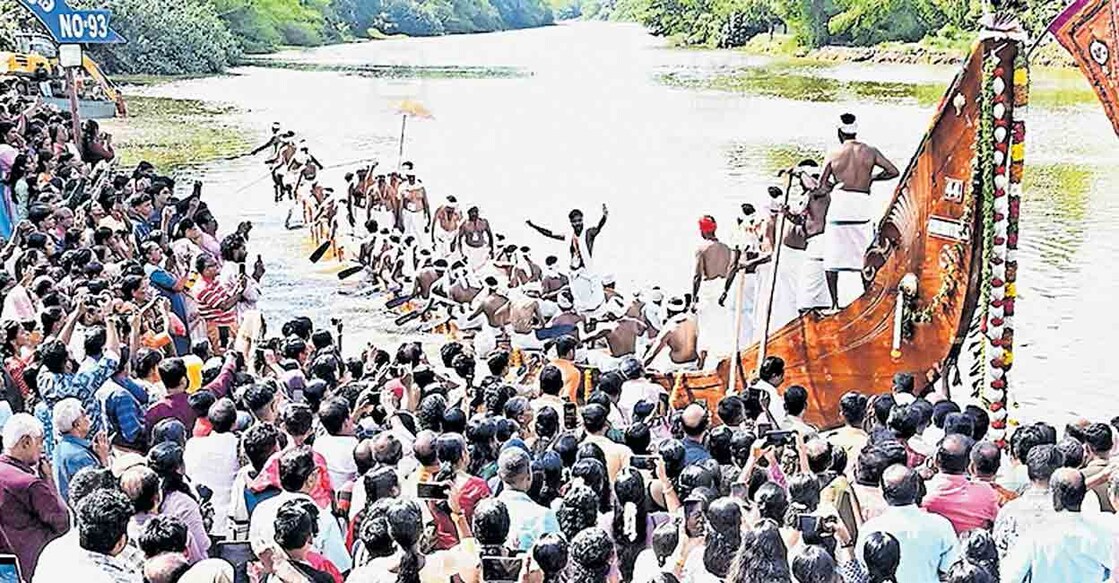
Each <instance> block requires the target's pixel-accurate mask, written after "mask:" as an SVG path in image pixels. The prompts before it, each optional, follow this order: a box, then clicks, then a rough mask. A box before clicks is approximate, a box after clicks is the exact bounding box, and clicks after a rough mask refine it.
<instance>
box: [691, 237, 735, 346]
mask: <svg viewBox="0 0 1119 583" xmlns="http://www.w3.org/2000/svg"><path fill="white" fill-rule="evenodd" d="M717 228H718V224H717V223H716V222H715V218H714V217H712V216H711V215H704V217H703V218H701V219H700V220H699V234H700V236H701V237H703V243H701V244H700V246H699V249H698V250H697V251H696V257H695V274H694V275H693V277H692V297H693V298H695V305H696V325H697V326H698V327H699V344H698V346H697V350H698V352H699V368H703V365H704V363H705V362H706V361H707V356H708V355H709V354H710V355H716V356H723V355H725V354H729V353H730V352H731V351H732V350H733V349H734V320H735V319H734V317H733V315H732V314H730V313H728V311H727V310H726V309H725V308H724V307H723V306H722V305H720V302H719V299H720V297H721V296H722V295H723V290H724V289H725V288H726V280H727V278H728V276H729V275H730V269H731V258H732V252H731V249H730V247H727V245H726V243H723V242H722V241H720V240H719V239H718V237H717V236H716V234H715V231H716V229H717Z"/></svg>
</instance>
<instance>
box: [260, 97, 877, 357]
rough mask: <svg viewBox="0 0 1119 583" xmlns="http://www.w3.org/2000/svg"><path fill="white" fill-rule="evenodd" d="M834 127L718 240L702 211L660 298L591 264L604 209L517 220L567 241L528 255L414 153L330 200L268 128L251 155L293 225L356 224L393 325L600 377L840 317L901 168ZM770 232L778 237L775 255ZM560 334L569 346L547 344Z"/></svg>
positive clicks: (367, 170) (293, 147)
mask: <svg viewBox="0 0 1119 583" xmlns="http://www.w3.org/2000/svg"><path fill="white" fill-rule="evenodd" d="M837 134H838V137H839V142H840V146H839V148H838V149H837V150H836V151H834V152H832V153H831V154H829V155H828V157H827V159H826V160H825V161H824V163H823V164H820V163H818V162H816V161H814V160H804V161H802V162H800V163H799V164H798V165H797V166H796V167H795V168H792V169H789V170H788V171H786V173H787V174H788V175H789V181H788V187H787V188H786V189H782V188H779V187H770V189H769V195H770V197H769V198H770V200H769V201H768V204H767V206H768V208H767V209H766V210H764V211H762V212H758V211H757V209H755V207H754V205H752V204H743V205H742V206H741V215H740V216H738V217H737V218H736V221H735V224H734V226H733V227H732V233H731V236H730V237H729V239H728V241H727V242H724V241H722V240H720V239H719V237H718V235H717V233H718V224H717V222H716V220H715V219H714V218H713V217H712V216H709V215H708V216H704V217H702V218H701V219H700V220H699V232H700V236H701V239H702V240H701V243H700V246H699V248H698V250H697V252H696V261H695V268H694V269H695V270H694V277H693V285H692V289H691V293H690V294H680V295H676V296H673V297H669V298H667V300H666V297H665V294H664V293H663V291H662V290H661V289H660V288H659V287H652V288H648V289H644V290H638V291H635V292H633V293H631V294H628V295H627V294H623V293H621V292H620V291H619V290H618V289H617V288H616V285H615V280H614V277H613V276H611V275H608V274H606V273H604V272H602V271H599V270H596V269H595V264H594V263H595V262H594V258H595V256H596V252H595V251H596V242H597V240H598V237H599V235H600V234H601V233H602V231H603V228H604V227H605V226H606V222H607V217H608V216H609V211H608V209H607V208H606V205H603V206H602V211H601V216H600V218H599V220H598V221H597V222H596V223H594V224H591V225H588V224H587V223H586V221H585V214H584V212H583V211H582V210H579V209H575V210H572V211H571V212H570V213H569V214H568V227H567V228H566V229H564V230H563V231H560V232H554V231H552V230H549V229H547V228H545V227H542V226H540V225H537V224H535V223H533V222H532V221H527V225H528V226H529V227H530V228H531V229H533V230H534V231H535V232H537V233H539V234H540V235H541V236H543V237H545V238H547V239H551V240H555V241H560V242H563V243H564V246H565V249H566V255H567V257H565V258H564V261H563V262H561V259H560V258H559V257H557V256H555V255H550V256H547V257H545V258H544V260H543V262H538V261H537V260H536V259H535V258H534V256H533V253H532V250H531V248H530V247H529V246H527V245H517V244H512V243H511V242H508V241H506V240H505V237H503V236H502V235H501V234H495V233H494V232H493V230H492V228H491V226H490V223H489V221H488V220H487V219H485V218H483V217H482V215H481V211H480V210H479V208H478V207H477V206H471V207H469V208H468V209H467V210H466V213H465V216H464V214H463V212H462V210H461V209H460V206H459V203H458V200H457V199H456V198H455V197H454V196H447V197H445V199H444V200H443V201H442V202H441V203H440V204H439V205H438V206H437V207H436V208H434V209H433V208H432V206H433V205H432V204H431V202H430V198H429V196H428V193H427V190H426V188H425V186H424V183H423V181H422V180H420V179H419V178H418V177H417V175H416V170H415V165H414V164H413V163H412V162H403V163H401V164H400V165H399V168H398V170H397V171H393V172H387V173H376V172H375V171H376V167H377V164H376V163H373V164H371V165H368V166H366V167H363V168H360V169H357V170H355V171H353V172H349V173H347V174H346V176H345V178H346V182H347V188H346V191H345V193H339V195H338V196H335V195H334V193H333V189H331V188H328V187H323V186H322V185H321V184H320V183H319V182H318V179H317V173H318V171H320V170H322V169H323V167H322V165H321V164H319V162H318V161H317V160H316V159H315V158H314V156H313V155H311V154H310V152H309V151H308V149H307V147H306V145H305V144H302V143H296V142H295V139H294V134H293V133H292V132H284V133H281V132H280V128H279V126H278V125H276V126H274V127H273V138H272V139H271V140H270V141H269V142H268V143H266V144H265V145H263V146H261V147H260V148H258V149H257V152H259V151H263V150H264V149H267V148H269V147H271V148H272V149H273V156H272V157H271V159H270V160H269V164H271V165H272V169H273V170H272V175H273V183H274V187H275V195H276V199H277V201H279V200H282V199H284V198H288V199H291V200H294V201H295V204H296V205H297V206H298V205H302V207H303V211H302V215H303V217H304V223H303V224H306V225H307V226H309V227H310V228H312V229H320V232H323V233H327V235H326V236H328V237H330V238H332V239H333V238H334V237H336V236H338V233H340V232H342V231H344V230H345V225H346V224H347V223H348V225H349V227H350V230H351V231H353V230H358V229H359V228H360V227H358V225H359V224H361V225H362V226H363V227H364V231H365V232H364V234H363V235H360V236H357V238H358V239H360V244H359V245H358V249H359V252H358V253H357V257H356V260H357V262H358V264H359V265H360V266H361V268H362V269H361V270H360V271H361V272H362V273H363V274H364V281H365V286H366V289H372V290H377V291H381V292H388V295H389V296H394V297H395V299H394V300H393V301H390V302H389V305H390V306H396V305H401V304H404V303H405V302H407V304H408V305H409V306H411V308H412V311H411V312H410V313H409V317H408V318H404V319H399V318H398V319H397V323H398V324H400V323H402V322H403V321H407V320H412V319H419V320H421V321H423V322H435V323H436V324H444V323H453V324H454V326H455V328H457V329H458V330H459V331H460V332H461V333H464V334H472V335H473V344H474V353H475V354H477V355H481V356H484V355H487V354H489V353H490V352H492V351H493V350H495V349H496V348H498V347H499V346H508V347H511V348H513V349H515V350H519V351H526V352H541V351H544V350H545V349H546V348H547V347H549V346H550V345H552V344H555V345H556V346H557V348H558V349H567V350H572V349H574V350H577V352H578V353H577V354H576V355H574V356H575V357H576V358H577V359H579V360H581V361H583V362H585V363H587V364H588V365H590V366H594V367H596V368H599V369H601V370H610V369H612V368H614V367H616V365H617V364H618V363H620V362H621V361H622V360H623V359H625V358H628V357H634V356H636V357H638V358H641V359H643V360H644V362H645V364H646V366H648V367H651V368H652V369H654V370H659V371H661V372H675V371H679V370H696V369H702V368H704V367H705V366H707V365H708V362H709V359H713V358H716V357H722V356H726V355H729V354H731V353H732V352H733V351H734V350H735V349H736V347H746V346H749V345H750V344H752V343H753V342H755V341H757V340H759V339H761V338H762V337H764V336H766V335H767V334H768V332H770V331H773V330H776V329H778V328H780V327H781V326H783V325H784V324H786V323H787V322H789V321H791V320H793V319H795V318H796V317H797V316H798V315H799V314H801V313H804V312H806V311H810V310H820V311H824V312H828V311H833V310H837V309H838V308H839V307H840V304H839V293H838V292H839V276H840V274H841V273H844V272H850V273H853V274H855V275H857V276H859V280H860V281H861V280H862V278H861V271H862V267H863V257H864V254H865V251H866V249H867V247H868V246H869V244H870V241H871V237H872V235H873V223H872V221H871V216H870V215H871V211H870V209H869V208H868V207H869V206H870V205H869V203H870V189H871V185H872V183H874V182H878V181H886V180H891V179H893V178H896V177H897V176H898V170H897V168H896V167H895V166H894V165H893V164H892V163H891V162H890V161H889V160H888V159H886V158H885V157H884V156H883V155H882V154H881V153H880V152H879V151H878V150H877V149H876V148H874V147H872V146H869V145H867V144H864V143H862V142H859V141H858V140H857V139H856V135H857V124H856V121H855V118H854V116H853V115H851V114H844V115H843V116H841V118H840V124H839V126H838V128H837ZM254 153H255V152H254ZM794 180H795V182H794ZM294 214H295V212H294V211H293V212H292V213H290V214H289V217H288V226H289V227H292V224H291V218H292V215H294ZM362 215H364V220H362ZM778 225H781V226H782V228H783V229H784V231H783V235H782V236H781V237H780V242H781V245H780V248H781V253H780V255H779V257H778V261H777V262H776V264H775V262H774V261H773V259H774V258H775V256H776V255H777V254H776V253H775V251H776V250H777V249H778V245H776V244H775V242H776V241H778V240H779V239H778V237H777V236H776V233H777V229H778ZM296 226H301V224H299V223H297V225H296ZM774 268H776V274H774V273H773V270H774ZM355 269H356V268H355ZM738 277H741V278H742V279H741V280H737V278H738ZM736 281H738V282H739V285H738V286H737V288H736V286H735V285H734V284H735V282H736ZM728 298H733V300H730V301H728ZM434 327H435V325H432V326H431V328H434ZM736 329H737V333H738V334H737V338H736V335H735V331H736ZM563 337H570V338H571V339H573V340H575V341H576V342H575V345H576V346H577V347H578V348H577V349H575V348H573V347H572V343H571V342H570V341H564V342H557V341H558V340H559V339H561V338H563Z"/></svg>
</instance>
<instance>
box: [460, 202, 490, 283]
mask: <svg viewBox="0 0 1119 583" xmlns="http://www.w3.org/2000/svg"><path fill="white" fill-rule="evenodd" d="M456 247H458V249H459V251H461V252H462V257H463V259H465V260H466V264H467V265H468V266H469V267H470V269H471V270H473V271H480V270H481V269H482V268H483V267H485V266H486V265H488V264H489V262H490V260H491V259H493V231H491V230H490V222H489V221H487V220H486V219H483V218H480V217H479V213H478V207H476V206H472V207H470V208H469V209H467V211H466V222H464V223H463V224H462V225H461V226H460V227H459V229H458V242H457V243H456Z"/></svg>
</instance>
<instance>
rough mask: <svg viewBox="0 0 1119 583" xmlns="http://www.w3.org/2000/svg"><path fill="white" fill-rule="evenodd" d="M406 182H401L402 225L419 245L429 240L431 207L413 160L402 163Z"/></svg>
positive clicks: (407, 234)
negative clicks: (417, 175) (417, 176)
mask: <svg viewBox="0 0 1119 583" xmlns="http://www.w3.org/2000/svg"><path fill="white" fill-rule="evenodd" d="M400 169H401V172H403V173H404V182H402V183H401V184H400V188H399V192H400V226H401V229H402V230H403V231H404V235H405V236H406V237H408V236H410V237H414V238H415V239H416V244H417V245H425V246H426V243H427V241H428V237H427V232H428V225H429V224H430V223H431V207H430V206H429V205H428V202H427V190H426V189H424V186H423V183H422V182H420V179H418V178H416V171H415V166H414V165H413V164H412V163H411V162H405V163H403V164H401V165H400Z"/></svg>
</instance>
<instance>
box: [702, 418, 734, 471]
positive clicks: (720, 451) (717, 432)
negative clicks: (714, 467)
mask: <svg viewBox="0 0 1119 583" xmlns="http://www.w3.org/2000/svg"><path fill="white" fill-rule="evenodd" d="M733 433H734V431H733V430H731V428H730V427H727V426H726V425H720V426H718V427H716V428H714V429H712V430H711V432H710V433H708V434H707V451H708V453H710V454H711V457H712V458H714V459H715V461H717V462H719V464H720V465H728V464H730V463H731V451H730V440H731V435H732V434H733Z"/></svg>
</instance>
